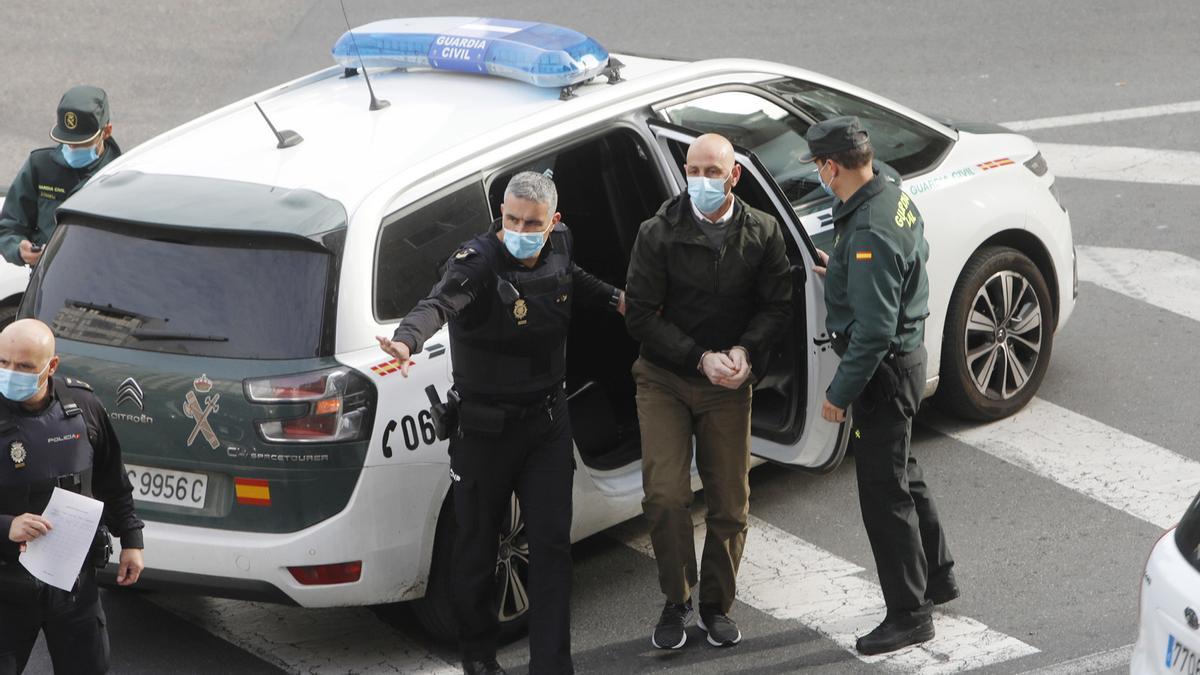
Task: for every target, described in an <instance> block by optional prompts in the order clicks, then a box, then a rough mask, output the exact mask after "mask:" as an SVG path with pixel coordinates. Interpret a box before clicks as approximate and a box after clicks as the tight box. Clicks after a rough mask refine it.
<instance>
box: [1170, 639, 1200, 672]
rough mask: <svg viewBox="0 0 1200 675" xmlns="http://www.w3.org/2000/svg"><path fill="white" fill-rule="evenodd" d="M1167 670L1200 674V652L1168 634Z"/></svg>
mask: <svg viewBox="0 0 1200 675" xmlns="http://www.w3.org/2000/svg"><path fill="white" fill-rule="evenodd" d="M1167 670H1169V671H1171V672H1172V673H1185V674H1186V675H1200V652H1197V650H1195V649H1193V648H1191V647H1188V646H1187V645H1185V644H1183V643H1182V642H1180V641H1179V640H1178V639H1176V638H1175V636H1174V635H1168V636H1167Z"/></svg>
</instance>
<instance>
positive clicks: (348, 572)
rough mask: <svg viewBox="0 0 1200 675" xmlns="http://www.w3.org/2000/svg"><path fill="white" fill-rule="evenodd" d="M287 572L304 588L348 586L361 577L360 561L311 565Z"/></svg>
mask: <svg viewBox="0 0 1200 675" xmlns="http://www.w3.org/2000/svg"><path fill="white" fill-rule="evenodd" d="M288 571H289V572H291V573H292V577H293V578H295V579H296V581H298V582H300V583H301V584H303V585H305V586H324V585H327V584H349V583H353V582H355V581H358V580H359V578H360V577H361V576H362V561H361V560H355V561H353V562H345V563H336V564H333V565H311V566H308V567H289V568H288Z"/></svg>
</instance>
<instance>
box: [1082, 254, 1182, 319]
mask: <svg viewBox="0 0 1200 675" xmlns="http://www.w3.org/2000/svg"><path fill="white" fill-rule="evenodd" d="M1075 252H1076V255H1077V256H1078V259H1079V279H1080V281H1088V282H1091V283H1093V284H1096V285H1097V286H1100V287H1101V288H1105V289H1108V290H1110V291H1114V292H1116V293H1120V294H1122V295H1126V296H1128V297H1130V298H1133V299H1135V300H1141V301H1142V302H1146V303H1149V304H1151V305H1154V306H1155V307H1161V308H1162V309H1165V310H1168V311H1171V312H1175V313H1176V314H1179V315H1181V316H1185V317H1187V318H1189V319H1193V320H1195V321H1200V293H1197V292H1196V291H1197V289H1200V260H1196V259H1195V258H1189V257H1188V256H1185V255H1180V254H1178V253H1172V252H1171V251H1146V250H1141V249H1132V248H1109V247H1104V246H1078V247H1076V249H1075Z"/></svg>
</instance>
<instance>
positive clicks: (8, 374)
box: [0, 362, 50, 401]
mask: <svg viewBox="0 0 1200 675" xmlns="http://www.w3.org/2000/svg"><path fill="white" fill-rule="evenodd" d="M49 367H50V363H49V362H47V363H46V368H42V369H41V371H39V372H36V373H18V372H17V371H15V370H8V369H7V368H0V395H2V396H4V398H6V399H8V400H10V401H28V400H29V399H31V398H33V395H34V394H36V393H37V392H38V389H40V388H41V383H40V382H39V380H41V379H42V373H44V372H46V369H47V368H49Z"/></svg>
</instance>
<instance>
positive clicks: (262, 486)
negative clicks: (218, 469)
mask: <svg viewBox="0 0 1200 675" xmlns="http://www.w3.org/2000/svg"><path fill="white" fill-rule="evenodd" d="M233 488H234V492H235V493H236V494H237V502H238V503H239V504H249V505H251V506H270V505H271V484H270V483H269V482H267V481H265V480H260V479H257V478H234V479H233Z"/></svg>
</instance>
